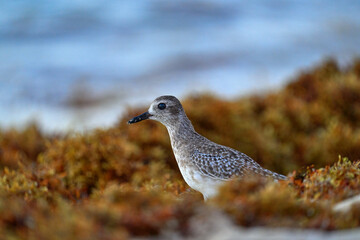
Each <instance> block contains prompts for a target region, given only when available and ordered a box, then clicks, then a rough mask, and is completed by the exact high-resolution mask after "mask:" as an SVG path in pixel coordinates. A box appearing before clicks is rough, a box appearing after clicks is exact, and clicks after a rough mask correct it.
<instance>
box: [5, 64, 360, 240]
mask: <svg viewBox="0 0 360 240" xmlns="http://www.w3.org/2000/svg"><path fill="white" fill-rule="evenodd" d="M359 66H360V62H359V61H358V60H357V61H354V63H353V65H352V66H350V67H348V68H345V69H341V68H340V67H339V66H338V65H337V64H336V62H334V61H332V60H330V61H327V62H325V63H323V64H322V65H321V66H318V67H316V68H315V69H313V70H311V71H307V72H304V73H301V74H300V75H299V76H298V77H297V78H296V79H294V80H293V81H292V82H291V83H289V84H288V85H287V86H285V87H284V88H282V89H280V90H278V91H276V92H272V93H267V94H264V95H251V96H247V97H242V98H240V99H235V100H224V99H219V98H217V97H214V96H212V95H200V96H190V97H188V98H186V99H185V100H184V101H183V105H184V108H185V110H186V112H187V114H188V116H189V118H190V120H191V121H192V122H193V124H194V127H195V129H196V130H197V131H198V132H199V133H201V134H203V135H204V136H206V137H208V138H209V139H211V140H213V141H215V142H217V143H220V144H224V145H228V146H231V147H233V148H235V149H238V150H240V151H242V152H244V153H246V154H248V155H249V156H250V157H252V158H253V159H255V160H256V161H257V162H259V163H260V164H261V165H262V166H264V167H266V168H268V169H270V170H273V171H276V172H280V173H283V174H288V176H289V180H288V181H284V182H279V183H274V182H272V181H270V180H268V179H253V178H249V179H242V180H239V179H234V180H231V181H229V182H227V183H226V184H225V185H224V186H223V187H222V189H221V190H220V194H219V196H217V197H216V198H214V199H212V200H210V201H209V202H207V203H204V202H203V200H202V196H201V195H200V194H199V193H197V192H195V191H192V190H187V189H188V187H187V185H186V184H185V182H184V181H183V179H182V177H181V175H180V172H179V169H178V167H177V164H176V161H175V159H174V156H173V153H172V150H171V146H170V143H169V137H168V134H167V132H166V128H164V127H163V126H161V124H159V123H156V122H153V121H144V122H142V123H141V124H139V125H134V126H131V127H130V126H127V125H126V120H127V119H129V118H131V117H133V116H135V115H137V114H139V113H141V112H142V111H143V110H144V109H135V110H129V111H128V113H127V114H125V116H124V117H123V118H122V119H120V121H119V123H118V124H117V125H116V126H114V127H112V128H109V129H98V130H94V131H91V132H89V133H86V134H68V135H66V134H65V135H50V136H49V135H46V134H43V133H42V132H41V131H40V130H39V128H38V127H37V126H36V125H30V126H29V127H27V128H25V129H24V130H15V129H9V130H0V212H1V213H2V214H1V215H0V236H5V238H9V239H24V238H29V239H49V238H51V239H126V238H128V237H133V236H156V235H159V234H162V233H163V232H164V231H173V232H176V233H177V234H178V235H180V236H182V235H188V234H191V228H190V227H189V224H190V222H191V221H192V219H193V217H194V216H196V215H197V214H198V210H199V209H203V210H205V212H206V211H207V210H211V209H214V208H215V209H220V210H221V211H223V212H224V213H226V215H227V216H228V217H230V218H231V219H233V220H234V222H235V223H237V224H239V225H242V226H247V227H251V226H271V227H281V226H286V227H299V228H316V229H325V230H335V229H344V228H353V227H359V226H360V220H359V219H360V205H354V206H353V207H352V211H351V212H350V213H348V214H342V213H336V212H333V211H332V208H333V206H334V205H335V204H336V203H338V202H339V201H341V200H344V199H347V198H349V197H352V196H355V195H357V194H360V190H359V189H360V170H359V165H360V162H359V159H360V129H359V127H358V123H359V121H360V70H359V69H360V67H359ZM230 128H231V129H232V130H231V131H229V129H230ZM338 155H342V156H347V157H349V159H351V160H352V161H350V160H348V159H339V160H338V161H337V156H338ZM289 173H291V174H289Z"/></svg>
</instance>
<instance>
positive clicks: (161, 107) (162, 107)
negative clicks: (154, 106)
mask: <svg viewBox="0 0 360 240" xmlns="http://www.w3.org/2000/svg"><path fill="white" fill-rule="evenodd" d="M158 108H159V109H160V110H164V109H165V108H166V104H165V103H159V105H158Z"/></svg>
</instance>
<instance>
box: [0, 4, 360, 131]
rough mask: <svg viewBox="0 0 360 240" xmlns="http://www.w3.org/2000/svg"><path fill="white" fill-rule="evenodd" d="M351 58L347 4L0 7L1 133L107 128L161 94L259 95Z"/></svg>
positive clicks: (359, 41) (353, 41)
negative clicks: (32, 127) (327, 62)
mask: <svg viewBox="0 0 360 240" xmlns="http://www.w3.org/2000/svg"><path fill="white" fill-rule="evenodd" d="M359 54H360V1H356V0H354V1H347V0H345V1H332V0H327V1H320V0H319V1H289V0H266V1H260V0H251V1H250V0H249V1H239V0H228V1H221V0H204V1H202V0H153V1H149V0H137V1H133V0H122V1H118V0H108V1H100V0H86V1H85V0H76V1H74V0H62V1H61V0H60V1H41V0H32V1H27V0H16V1H8V0H0V63H1V64H0V127H1V128H6V127H9V126H17V127H19V126H23V124H24V123H26V122H29V121H31V120H34V121H37V122H39V124H40V126H41V127H42V128H43V129H44V130H45V131H63V130H67V129H75V130H86V129H91V128H94V127H106V126H109V125H111V124H113V123H114V122H115V121H116V120H117V119H118V117H119V115H121V113H122V112H123V111H124V110H125V109H126V108H127V107H128V106H136V105H138V104H142V105H144V106H145V105H148V104H149V103H150V101H151V100H153V99H154V98H155V97H157V96H159V95H163V94H173V95H176V96H178V97H180V98H181V97H184V96H186V95H188V94H197V93H201V92H212V93H214V94H217V95H219V96H221V97H226V98H232V97H237V96H240V95H243V94H248V93H253V92H258V93H261V92H262V91H264V90H271V89H276V88H278V87H280V86H281V85H283V84H284V83H286V81H288V80H289V79H290V78H291V77H292V76H293V75H294V74H296V71H298V70H301V69H305V68H307V67H310V66H313V65H314V64H316V63H318V62H320V61H321V60H323V59H324V58H326V57H334V58H336V59H337V60H338V61H339V62H340V63H341V64H346V63H349V62H351V60H352V59H353V58H354V57H356V56H359Z"/></svg>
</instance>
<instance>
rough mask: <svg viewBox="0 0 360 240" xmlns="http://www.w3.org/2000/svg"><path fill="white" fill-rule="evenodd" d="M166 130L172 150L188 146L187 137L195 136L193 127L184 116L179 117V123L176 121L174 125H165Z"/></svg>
mask: <svg viewBox="0 0 360 240" xmlns="http://www.w3.org/2000/svg"><path fill="white" fill-rule="evenodd" d="M166 128H167V130H168V132H169V136H170V140H171V145H172V147H173V149H174V150H176V149H179V148H180V147H182V146H186V145H188V144H189V137H191V136H193V135H195V134H196V132H195V129H194V127H193V125H192V124H191V122H190V120H189V118H188V117H187V116H186V115H185V114H184V115H181V116H180V117H179V121H176V123H175V124H171V125H167V126H166Z"/></svg>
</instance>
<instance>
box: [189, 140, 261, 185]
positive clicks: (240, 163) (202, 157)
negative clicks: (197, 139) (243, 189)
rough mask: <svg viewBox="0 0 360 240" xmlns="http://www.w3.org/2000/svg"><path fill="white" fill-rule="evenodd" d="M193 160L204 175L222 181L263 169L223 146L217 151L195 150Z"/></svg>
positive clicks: (246, 157) (248, 158)
mask: <svg viewBox="0 0 360 240" xmlns="http://www.w3.org/2000/svg"><path fill="white" fill-rule="evenodd" d="M192 159H193V162H194V163H195V165H196V166H197V167H198V169H199V171H200V172H201V173H202V174H204V175H206V176H209V177H211V178H215V179H221V180H226V179H229V178H231V177H232V176H234V175H237V176H241V175H244V174H246V172H247V171H248V170H250V172H251V171H253V172H255V169H262V168H261V167H260V165H259V164H257V163H256V162H255V161H254V160H252V159H251V158H250V157H248V156H247V155H245V154H243V153H241V152H238V151H236V150H234V149H231V148H227V147H223V146H221V147H220V146H219V148H218V149H216V151H204V150H202V151H200V150H195V151H194V152H193V154H192Z"/></svg>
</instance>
